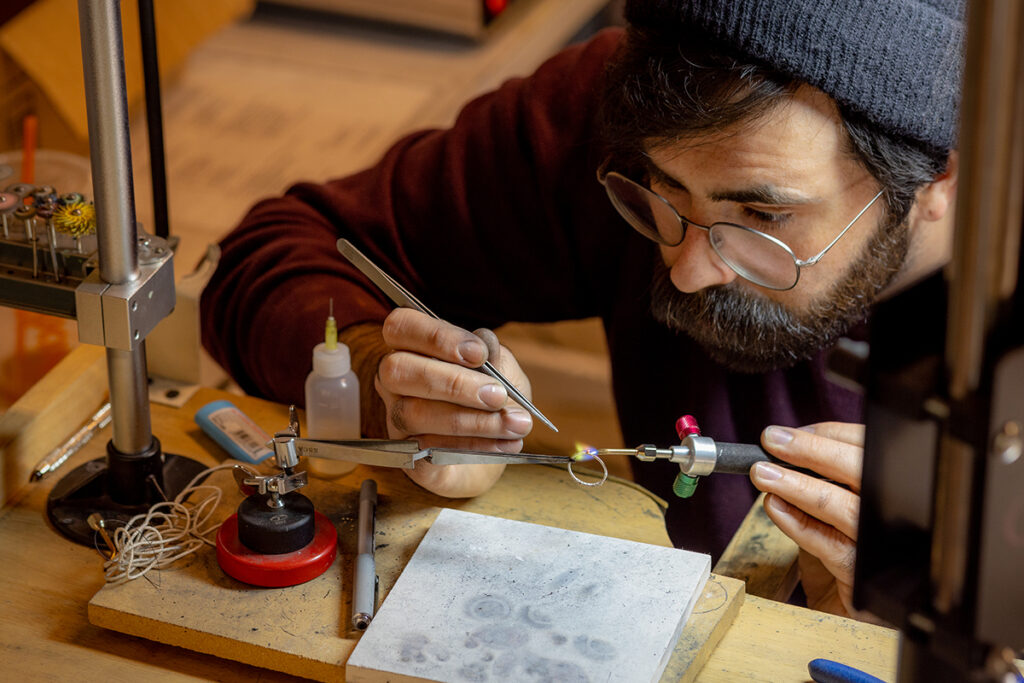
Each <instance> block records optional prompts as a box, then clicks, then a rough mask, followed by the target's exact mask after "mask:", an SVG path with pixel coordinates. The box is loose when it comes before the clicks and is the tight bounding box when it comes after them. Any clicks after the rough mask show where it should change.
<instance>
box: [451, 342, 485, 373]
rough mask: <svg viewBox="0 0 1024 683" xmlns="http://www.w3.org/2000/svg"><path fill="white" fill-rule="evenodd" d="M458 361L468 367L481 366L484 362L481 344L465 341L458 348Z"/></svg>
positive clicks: (483, 348)
mask: <svg viewBox="0 0 1024 683" xmlns="http://www.w3.org/2000/svg"><path fill="white" fill-rule="evenodd" d="M457 350H458V352H459V359H460V360H461V361H462V362H463V363H466V364H468V365H473V366H476V365H482V364H483V362H484V351H485V350H486V349H485V347H484V345H483V343H482V342H478V341H473V340H471V339H467V340H466V341H464V342H462V343H461V344H459V346H458V349H457Z"/></svg>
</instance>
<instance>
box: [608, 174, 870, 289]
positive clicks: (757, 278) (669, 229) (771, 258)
mask: <svg viewBox="0 0 1024 683" xmlns="http://www.w3.org/2000/svg"><path fill="white" fill-rule="evenodd" d="M597 179H598V180H599V181H600V182H601V184H602V185H604V188H605V191H606V192H607V193H608V198H609V199H610V200H611V202H612V205H613V206H614V207H615V209H616V210H617V211H618V212H619V214H620V215H621V216H622V217H623V218H624V219H626V222H627V223H629V224H630V225H631V226H632V227H633V228H634V229H635V230H636V231H637V232H639V233H640V234H641V235H643V236H644V237H647V238H648V239H650V240H653V241H654V242H657V243H658V244H663V245H665V246H668V247H674V246H677V245H679V244H681V243H682V241H683V239H684V238H685V237H686V228H687V226H691V225H692V226H693V227H695V228H700V229H701V230H706V231H707V232H708V241H710V242H711V246H712V248H713V249H714V250H715V253H716V254H718V257H719V258H720V259H722V261H723V262H724V263H725V264H726V265H727V266H729V267H730V268H731V269H732V270H733V271H735V272H736V274H737V275H739V276H740V277H743V278H745V279H747V280H749V281H750V282H753V283H754V284H755V285H759V286H761V287H765V288H768V289H776V290H787V289H792V288H793V287H796V284H797V282H799V281H800V270H801V269H802V268H804V267H809V266H813V265H815V264H816V263H818V261H820V260H821V258H822V257H823V256H824V255H825V254H826V253H828V250H829V249H831V248H832V247H834V246H835V244H836V242H838V241H839V240H840V239H841V238H842V236H843V235H845V234H846V233H847V232H848V231H849V230H850V228H852V227H853V225H854V223H856V222H857V220H858V219H859V218H860V217H861V216H863V215H864V213H865V212H866V211H867V210H868V209H870V208H871V207H872V205H874V203H875V202H876V201H878V198H879V197H881V196H882V194H883V192H884V191H879V192H878V194H876V195H875V196H874V197H872V199H871V201H870V202H868V203H867V205H866V206H865V207H864V208H863V209H861V210H860V211H859V212H858V213H857V215H856V216H854V217H853V220H852V221H850V223H849V224H848V225H847V226H846V227H845V228H843V229H842V231H841V232H840V233H839V234H838V235H836V236H835V238H834V239H833V240H832V241H831V242H829V243H828V245H827V246H826V247H825V248H824V249H822V250H821V251H820V252H818V253H817V254H816V255H815V256H813V257H811V258H809V259H806V260H801V259H799V258H797V256H796V254H795V253H793V250H792V249H791V248H790V247H789V245H788V244H786V243H785V242H783V241H782V240H780V239H778V238H777V237H774V236H772V235H768V234H766V233H764V232H761V231H760V230H755V229H754V228H748V227H747V226H745V225H739V224H737V223H727V222H718V223H712V224H711V225H701V224H700V223H694V222H693V221H691V220H690V219H688V218H686V217H685V216H683V215H682V214H680V213H679V212H678V211H676V208H675V207H674V206H672V204H671V203H669V201H668V200H667V199H665V198H664V197H662V196H661V195H660V194H658V193H657V192H655V191H653V190H651V189H650V188H647V187H644V186H643V185H641V184H640V183H638V182H636V181H634V180H632V179H630V178H627V177H626V176H624V175H622V174H621V173H617V172H615V171H606V169H605V165H602V166H601V168H599V169H598V171H597Z"/></svg>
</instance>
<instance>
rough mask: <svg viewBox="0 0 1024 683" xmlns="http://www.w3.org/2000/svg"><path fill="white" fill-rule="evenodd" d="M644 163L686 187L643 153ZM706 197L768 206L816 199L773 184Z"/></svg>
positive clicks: (711, 194)
mask: <svg viewBox="0 0 1024 683" xmlns="http://www.w3.org/2000/svg"><path fill="white" fill-rule="evenodd" d="M644 164H645V165H646V166H647V170H648V171H649V172H650V173H651V174H652V175H654V176H655V177H657V178H658V179H660V180H661V181H663V182H666V181H667V182H670V183H672V184H675V185H677V186H678V187H681V188H683V189H684V190H685V189H686V185H684V184H683V183H681V182H679V180H678V179H677V178H674V177H673V176H671V175H669V174H668V173H667V172H666V171H665V169H663V168H661V167H660V166H658V165H657V164H656V163H654V159H652V158H651V157H650V156H649V155H647V154H644ZM708 198H709V199H711V201H713V202H736V203H738V204H765V205H768V206H799V205H802V204H814V203H816V202H818V201H819V200H818V199H815V198H813V197H808V196H806V195H802V194H793V193H787V192H785V191H783V190H781V189H780V188H778V187H776V186H775V185H768V184H761V185H754V186H753V187H744V188H740V189H735V190H712V191H711V192H710V193H709V194H708Z"/></svg>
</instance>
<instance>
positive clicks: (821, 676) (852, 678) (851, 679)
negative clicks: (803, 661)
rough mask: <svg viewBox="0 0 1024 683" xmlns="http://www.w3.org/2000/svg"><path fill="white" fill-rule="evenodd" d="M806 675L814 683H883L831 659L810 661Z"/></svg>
mask: <svg viewBox="0 0 1024 683" xmlns="http://www.w3.org/2000/svg"><path fill="white" fill-rule="evenodd" d="M807 673H809V674H811V680H813V681H815V683H885V681H883V680H882V679H881V678H878V677H877V676H872V675H871V674H869V673H866V672H864V671H861V670H860V669H854V668H853V667H852V666H847V665H846V664H840V663H839V662H833V661H832V660H831V659H812V660H811V661H810V662H809V663H808V664H807Z"/></svg>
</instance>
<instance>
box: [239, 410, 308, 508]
mask: <svg viewBox="0 0 1024 683" xmlns="http://www.w3.org/2000/svg"><path fill="white" fill-rule="evenodd" d="M298 438H299V418H298V414H297V413H296V411H295V406H291V407H290V408H289V410H288V429H287V430H285V431H283V432H277V433H275V434H274V438H273V440H271V441H270V443H269V444H268V445H269V446H271V447H272V448H273V449H274V464H276V465H277V467H278V468H279V469H280V470H281V471H280V472H278V473H277V474H271V475H261V474H257V473H256V472H255V471H254V470H252V469H250V468H248V467H246V466H244V465H235V469H234V474H235V481H236V482H237V483H238V488H239V489H240V490H241V491H242V493H244V494H245V495H246V496H253V495H263V496H266V500H267V506H268V507H271V508H281V507H284V502H283V501H282V499H281V496H284V495H285V494H288V493H291V492H292V491H297V490H298V489H301V488H302V487H304V486H306V484H308V483H309V479H308V477H307V475H306V473H305V472H296V471H295V466H296V465H298V464H299V455H298V453H297V451H296V448H295V440H296V439H298Z"/></svg>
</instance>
